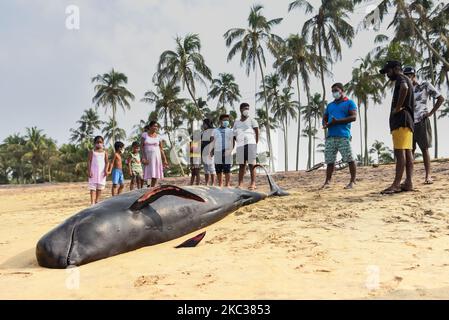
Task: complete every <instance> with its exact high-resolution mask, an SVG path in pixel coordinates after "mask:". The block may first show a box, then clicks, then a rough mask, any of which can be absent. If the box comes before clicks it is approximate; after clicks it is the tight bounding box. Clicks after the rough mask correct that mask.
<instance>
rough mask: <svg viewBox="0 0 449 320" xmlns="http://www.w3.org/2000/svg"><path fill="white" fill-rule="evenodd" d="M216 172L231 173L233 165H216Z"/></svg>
mask: <svg viewBox="0 0 449 320" xmlns="http://www.w3.org/2000/svg"><path fill="white" fill-rule="evenodd" d="M215 171H216V172H217V173H231V165H230V164H216V165H215Z"/></svg>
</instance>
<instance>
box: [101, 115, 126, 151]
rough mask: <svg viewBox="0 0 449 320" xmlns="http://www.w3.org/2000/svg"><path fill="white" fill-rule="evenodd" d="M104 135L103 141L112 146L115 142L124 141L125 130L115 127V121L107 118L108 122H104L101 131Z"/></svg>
mask: <svg viewBox="0 0 449 320" xmlns="http://www.w3.org/2000/svg"><path fill="white" fill-rule="evenodd" d="M101 132H102V133H103V135H104V139H105V141H107V142H108V143H110V144H111V146H112V147H113V146H114V142H115V141H124V140H125V139H126V132H125V130H123V129H121V128H118V127H117V121H116V120H115V119H113V118H109V121H107V122H104V127H103V129H102V130H101Z"/></svg>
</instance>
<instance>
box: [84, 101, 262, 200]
mask: <svg viewBox="0 0 449 320" xmlns="http://www.w3.org/2000/svg"><path fill="white" fill-rule="evenodd" d="M249 109H250V106H249V104H247V103H242V104H241V105H240V113H241V117H240V119H237V120H236V121H235V122H234V126H233V128H232V129H231V128H230V123H231V122H230V116H229V115H227V114H222V115H221V116H220V118H219V122H220V124H219V127H218V128H214V126H213V123H212V121H211V120H210V119H204V121H203V127H202V131H201V132H200V133H199V135H198V137H193V139H192V142H191V147H190V150H191V154H190V159H191V161H190V162H191V166H190V168H191V184H194V182H195V181H196V184H199V183H200V169H201V165H203V166H204V172H205V174H206V175H205V177H206V181H205V182H206V185H211V186H212V185H214V184H215V176H217V180H218V182H217V184H218V186H220V187H222V186H223V176H224V180H225V183H224V185H225V186H226V187H229V186H230V180H231V167H232V165H233V154H232V152H233V150H234V147H235V145H237V152H236V155H237V163H238V164H239V180H238V188H241V187H242V183H243V178H244V175H245V172H246V168H247V167H246V166H247V165H249V169H250V172H251V184H250V186H249V187H248V188H249V189H250V190H254V189H256V177H255V171H254V170H253V168H254V165H255V164H256V157H257V143H258V142H259V128H258V124H257V121H256V120H254V119H253V118H251V117H250V116H249ZM158 129H159V126H158V123H157V122H156V121H151V122H150V123H149V125H147V126H145V127H144V132H143V134H142V136H141V141H140V142H137V141H135V142H133V143H132V145H131V152H130V153H129V156H128V157H127V158H126V159H125V160H126V161H125V163H126V165H127V169H128V174H129V176H130V177H131V182H130V190H133V189H134V188H135V187H136V188H143V186H144V184H145V182H146V183H147V186H148V187H155V186H156V184H157V181H158V180H159V179H162V178H163V177H164V168H167V167H168V161H167V157H166V155H165V153H164V150H163V144H162V139H161V137H160V136H159V134H158ZM195 135H196V134H195V133H194V136H195ZM124 149H125V145H124V143H123V142H121V141H116V142H115V143H114V150H115V152H114V155H113V157H112V160H111V161H109V158H108V154H107V151H106V150H105V148H104V138H103V137H101V136H96V137H95V138H94V149H93V150H92V151H90V152H89V156H88V162H87V168H88V177H89V190H90V199H91V204H95V203H98V201H99V199H100V197H101V193H102V191H103V190H104V189H105V187H106V178H107V177H108V176H109V175H111V178H112V190H111V193H112V196H115V195H118V194H120V193H122V192H123V189H124V174H123V160H124V159H123V153H124ZM141 151H142V152H141Z"/></svg>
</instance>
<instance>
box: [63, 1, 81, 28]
mask: <svg viewBox="0 0 449 320" xmlns="http://www.w3.org/2000/svg"><path fill="white" fill-rule="evenodd" d="M65 14H66V15H67V17H66V19H65V27H66V28H67V29H68V30H79V29H80V8H79V7H78V6H75V5H69V6H67V7H66V8H65Z"/></svg>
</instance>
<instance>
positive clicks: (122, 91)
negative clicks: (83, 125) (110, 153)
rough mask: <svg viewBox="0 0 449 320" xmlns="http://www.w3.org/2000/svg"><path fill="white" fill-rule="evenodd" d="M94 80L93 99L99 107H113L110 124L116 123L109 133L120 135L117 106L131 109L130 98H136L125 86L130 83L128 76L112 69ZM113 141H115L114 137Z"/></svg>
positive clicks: (113, 135)
mask: <svg viewBox="0 0 449 320" xmlns="http://www.w3.org/2000/svg"><path fill="white" fill-rule="evenodd" d="M92 82H93V83H96V85H95V96H94V97H93V98H92V101H93V102H94V103H95V104H96V106H97V107H99V106H102V107H104V108H105V109H106V110H107V108H111V109H112V119H111V121H110V122H109V124H114V125H115V126H114V127H111V128H110V130H111V131H112V132H111V133H110V134H109V135H110V136H111V137H116V136H120V134H119V133H116V132H115V131H116V130H117V128H116V125H117V121H116V117H115V116H116V113H117V107H118V106H120V107H121V108H122V109H123V111H125V110H126V109H128V110H129V109H130V108H131V105H130V104H129V101H128V100H134V95H133V94H132V93H131V92H130V91H129V90H128V89H127V88H126V87H125V85H126V84H127V83H128V77H127V76H126V75H125V74H124V73H121V72H116V71H115V70H114V69H112V70H111V71H110V72H109V73H104V74H102V75H100V74H99V75H97V76H95V77H93V78H92ZM112 143H114V138H113V140H112Z"/></svg>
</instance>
